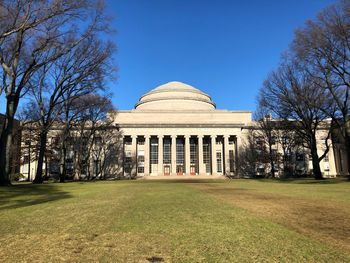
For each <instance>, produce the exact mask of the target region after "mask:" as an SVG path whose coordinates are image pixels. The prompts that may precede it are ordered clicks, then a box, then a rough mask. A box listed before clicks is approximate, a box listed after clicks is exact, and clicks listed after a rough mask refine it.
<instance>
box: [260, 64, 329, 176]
mask: <svg viewBox="0 0 350 263" xmlns="http://www.w3.org/2000/svg"><path fill="white" fill-rule="evenodd" d="M259 103H260V105H262V106H263V107H265V108H267V109H269V110H270V111H271V112H274V114H276V116H279V117H280V118H282V119H284V120H286V121H288V122H289V125H290V127H291V128H292V129H293V131H294V132H295V133H296V134H297V135H298V136H300V138H302V139H303V141H304V142H305V146H306V147H307V148H309V149H310V152H311V156H312V165H313V173H314V176H315V179H322V173H321V169H320V164H319V162H320V161H321V160H322V159H323V158H324V157H325V156H326V154H327V153H328V151H329V143H328V142H329V135H330V127H322V126H323V125H324V123H325V120H326V118H327V117H328V116H327V114H325V112H324V110H321V109H327V110H328V111H331V109H332V108H334V107H333V104H332V100H329V98H328V97H327V95H326V93H325V91H324V90H323V89H321V88H320V87H319V85H316V84H315V83H314V80H313V79H310V77H309V75H308V74H307V73H306V72H305V71H303V70H302V69H300V68H298V67H297V66H296V65H295V64H294V63H293V62H290V61H286V62H285V63H284V64H282V65H281V66H280V67H279V69H278V70H276V71H274V72H272V73H271V74H270V76H269V77H268V79H267V80H266V81H265V82H264V86H263V88H262V89H261V91H260V95H259ZM321 128H325V129H327V128H328V136H327V137H326V138H324V139H325V145H326V149H325V151H324V152H323V154H322V155H321V156H319V155H318V152H317V132H318V131H319V130H320V129H321Z"/></svg>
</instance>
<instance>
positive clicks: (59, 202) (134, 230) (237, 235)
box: [0, 180, 350, 262]
mask: <svg viewBox="0 0 350 263" xmlns="http://www.w3.org/2000/svg"><path fill="white" fill-rule="evenodd" d="M0 261H1V262H62V261H65V262H96V261H99V262H350V182H348V181H345V180H333V181H324V182H319V183H317V182H315V181H313V180H296V181H267V180H223V181H115V182H94V183H91V182H89V183H66V184H46V185H39V186H37V185H26V184H24V185H16V186H12V187H9V188H0Z"/></svg>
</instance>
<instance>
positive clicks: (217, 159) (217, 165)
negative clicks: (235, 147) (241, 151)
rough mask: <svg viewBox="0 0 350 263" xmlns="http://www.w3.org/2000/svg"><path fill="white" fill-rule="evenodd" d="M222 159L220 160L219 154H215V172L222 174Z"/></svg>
mask: <svg viewBox="0 0 350 263" xmlns="http://www.w3.org/2000/svg"><path fill="white" fill-rule="evenodd" d="M221 161H222V158H221V152H219V151H218V152H216V167H217V172H218V173H222V163H221Z"/></svg>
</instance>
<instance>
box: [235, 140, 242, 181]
mask: <svg viewBox="0 0 350 263" xmlns="http://www.w3.org/2000/svg"><path fill="white" fill-rule="evenodd" d="M240 143H241V141H240V139H239V138H238V136H237V135H236V138H235V156H234V158H235V167H234V170H235V176H237V164H238V154H239V148H238V147H239V146H240Z"/></svg>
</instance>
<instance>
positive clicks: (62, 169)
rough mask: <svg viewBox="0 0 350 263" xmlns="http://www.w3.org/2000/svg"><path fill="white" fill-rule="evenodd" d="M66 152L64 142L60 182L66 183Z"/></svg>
mask: <svg viewBox="0 0 350 263" xmlns="http://www.w3.org/2000/svg"><path fill="white" fill-rule="evenodd" d="M66 154H67V150H66V145H65V142H63V145H62V150H61V157H60V183H64V182H65V178H66Z"/></svg>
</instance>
